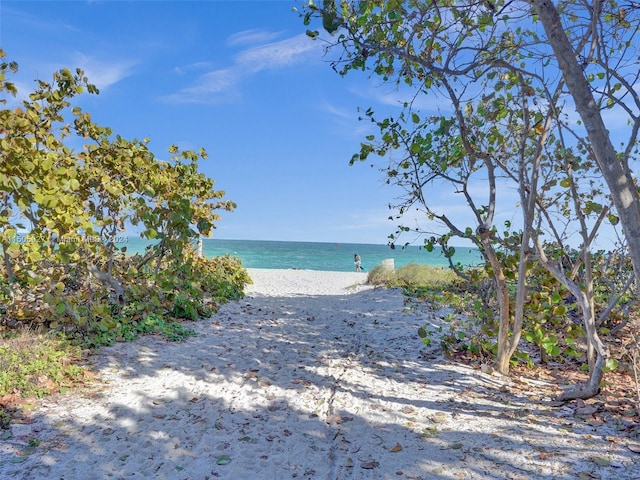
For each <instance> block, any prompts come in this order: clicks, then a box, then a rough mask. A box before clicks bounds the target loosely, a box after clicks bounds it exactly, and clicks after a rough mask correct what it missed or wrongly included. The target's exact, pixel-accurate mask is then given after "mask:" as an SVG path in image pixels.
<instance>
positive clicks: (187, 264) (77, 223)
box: [0, 51, 250, 345]
mask: <svg viewBox="0 0 640 480" xmlns="http://www.w3.org/2000/svg"><path fill="white" fill-rule="evenodd" d="M4 57H5V54H4V52H2V51H0V60H1V61H2V63H0V92H1V93H2V98H1V99H0V102H1V104H2V106H4V108H3V109H2V110H0V151H1V152H2V160H1V163H0V249H1V252H2V261H1V266H0V297H1V298H0V300H1V301H2V305H1V307H0V308H1V309H2V312H1V313H2V317H1V324H2V328H3V329H4V330H6V329H9V328H15V327H19V326H31V327H34V326H35V327H41V328H43V329H44V330H53V331H57V332H62V333H64V334H65V335H66V336H67V337H72V338H75V339H76V340H79V341H81V342H82V343H84V344H87V343H88V344H98V345H99V344H105V343H110V342H113V341H114V340H116V339H127V338H131V337H134V336H135V335H137V334H139V333H143V332H149V331H159V332H162V333H164V334H166V335H168V336H169V337H176V338H179V337H180V336H181V335H183V334H184V333H186V331H185V330H184V329H182V327H180V326H179V325H177V324H175V322H176V321H180V320H182V319H196V318H198V317H200V316H202V315H208V314H210V313H211V312H212V311H213V310H214V309H215V307H216V305H217V304H218V303H220V302H224V301H226V300H228V299H233V298H238V297H239V296H241V295H242V293H243V289H244V286H245V284H246V283H247V282H249V281H250V280H249V278H248V276H247V274H246V271H245V270H243V269H242V267H241V265H240V262H239V261H238V260H237V259H234V258H229V257H225V258H214V259H206V258H200V257H198V256H197V254H196V251H195V242H196V241H197V239H198V238H199V237H200V236H208V235H210V234H211V232H212V229H213V228H214V222H216V221H218V220H219V218H220V217H219V215H218V213H217V211H218V210H227V211H231V210H232V209H233V208H234V206H235V205H234V204H233V202H231V201H228V200H222V197H223V196H224V192H223V191H218V190H214V188H213V186H214V181H213V180H211V179H210V178H207V177H206V176H205V175H204V174H202V173H200V172H199V171H198V161H199V160H201V159H206V157H207V155H206V152H205V151H204V150H201V151H200V152H197V153H196V152H192V151H180V150H179V149H178V148H177V147H176V146H171V147H170V148H169V153H170V155H171V158H170V159H169V160H159V159H158V158H156V157H155V156H154V154H153V153H152V152H151V151H149V149H148V148H147V143H148V140H147V139H145V140H142V141H139V140H137V139H135V140H127V139H125V138H122V137H121V136H119V135H117V134H114V132H113V131H112V130H111V129H110V128H107V127H103V126H100V125H98V124H96V123H94V122H93V121H92V118H91V115H90V114H89V113H87V112H84V111H83V110H82V109H81V108H80V107H78V106H74V105H72V100H73V99H74V97H76V96H77V95H80V94H83V93H85V92H88V93H93V94H97V93H98V90H97V89H96V87H95V86H93V85H92V84H90V83H89V82H88V79H87V78H86V77H85V76H84V74H83V72H82V71H80V70H76V72H75V73H74V72H71V71H70V70H67V69H63V70H60V71H58V72H56V73H54V75H53V80H52V81H50V82H47V81H44V80H37V81H36V85H37V88H36V89H35V91H34V92H32V93H30V94H28V95H25V94H23V93H22V92H18V91H17V89H16V86H15V85H14V84H13V83H12V82H11V81H10V78H9V76H10V75H11V73H12V72H14V73H15V71H17V68H18V66H17V64H16V63H15V62H8V61H5V60H4ZM76 145H82V146H81V147H80V148H79V149H78V150H76V148H74V147H75V146H76ZM132 226H133V227H134V228H135V229H137V230H138V231H139V232H141V236H142V237H143V238H145V239H149V240H153V241H154V242H153V245H152V246H150V247H149V248H147V250H146V252H144V254H136V255H129V254H128V253H127V251H126V242H122V241H121V240H122V238H123V237H122V236H123V235H124V233H123V232H125V229H126V228H127V227H132Z"/></svg>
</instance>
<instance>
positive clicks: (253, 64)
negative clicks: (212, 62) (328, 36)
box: [235, 35, 318, 73]
mask: <svg viewBox="0 0 640 480" xmlns="http://www.w3.org/2000/svg"><path fill="white" fill-rule="evenodd" d="M316 50H318V44H317V43H316V42H314V41H312V40H311V39H310V38H309V37H307V36H306V35H296V36H295V37H291V38H288V39H286V40H281V41H279V42H272V43H268V44H265V45H260V46H258V47H252V48H249V49H247V50H245V51H243V52H241V53H240V54H238V55H237V56H236V58H235V61H236V66H237V67H238V68H241V69H243V70H245V71H248V72H253V73H255V72H259V71H261V70H265V69H275V68H281V67H287V66H289V65H292V64H295V63H299V62H300V61H303V60H304V59H305V54H306V53H307V52H310V51H316Z"/></svg>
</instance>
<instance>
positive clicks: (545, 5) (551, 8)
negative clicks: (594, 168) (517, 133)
mask: <svg viewBox="0 0 640 480" xmlns="http://www.w3.org/2000/svg"><path fill="white" fill-rule="evenodd" d="M531 3H532V5H533V6H534V7H535V9H536V10H537V13H538V15H539V18H540V21H541V22H542V25H543V26H544V29H545V32H546V34H547V37H548V41H549V44H550V45H551V47H552V48H553V51H554V54H555V56H556V58H557V59H558V66H559V67H560V70H561V71H562V73H563V74H564V79H565V82H566V84H567V87H568V89H569V93H571V96H572V97H573V99H574V101H575V105H576V110H577V111H578V114H579V115H580V118H581V119H582V122H583V123H584V126H585V129H586V131H587V136H588V138H589V142H590V145H591V148H592V150H593V154H594V156H595V160H596V162H597V163H598V166H599V168H600V171H601V172H602V175H603V177H604V179H605V181H606V182H607V185H608V186H609V190H610V192H611V196H612V198H613V202H614V205H615V207H616V211H617V213H618V216H619V217H620V224H621V225H622V227H623V229H624V234H625V238H626V240H627V243H628V246H629V251H630V254H631V261H632V263H633V271H634V273H635V276H636V290H637V292H638V293H640V281H638V279H640V195H639V194H638V189H637V187H636V186H635V183H634V179H633V177H632V175H631V171H630V170H629V168H628V166H627V165H626V164H623V162H621V161H620V160H619V159H618V156H617V154H616V151H615V148H614V147H613V144H612V143H611V139H610V137H609V133H608V131H607V128H606V127H605V124H604V122H603V120H602V116H601V115H600V109H599V107H598V105H597V104H596V101H595V99H594V97H593V94H592V92H591V88H590V86H589V82H588V81H587V79H586V78H585V75H584V72H583V70H582V67H581V66H580V64H579V63H578V60H577V59H576V53H575V52H574V50H573V47H572V46H571V44H570V43H569V39H568V38H567V35H566V34H565V32H564V29H563V27H562V22H561V19H560V15H559V14H558V10H557V9H556V7H555V5H554V4H553V2H551V1H550V0H532V1H531Z"/></svg>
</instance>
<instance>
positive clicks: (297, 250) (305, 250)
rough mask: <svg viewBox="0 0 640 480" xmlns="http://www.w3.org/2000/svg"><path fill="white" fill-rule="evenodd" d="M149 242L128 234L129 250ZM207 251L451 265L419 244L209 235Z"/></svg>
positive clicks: (265, 263)
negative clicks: (219, 236) (216, 236)
mask: <svg viewBox="0 0 640 480" xmlns="http://www.w3.org/2000/svg"><path fill="white" fill-rule="evenodd" d="M146 245H149V242H148V241H145V240H142V239H140V238H134V237H128V238H127V240H126V247H127V252H128V253H138V252H141V251H143V250H144V247H145V246H146ZM120 246H124V245H120ZM203 253H204V255H205V256H207V257H216V256H224V255H226V254H229V255H231V256H233V257H238V258H239V259H240V260H241V261H242V265H243V266H244V267H246V268H276V269H290V268H298V269H303V270H329V271H336V272H352V271H355V267H354V264H353V256H354V254H356V253H357V254H358V255H360V257H361V258H362V267H363V269H364V271H369V270H370V269H372V268H373V267H375V266H377V265H381V264H382V261H383V260H386V259H393V263H394V265H395V267H396V268H398V267H401V266H403V265H407V264H409V263H417V264H425V265H432V266H443V267H444V266H447V265H448V263H447V260H446V259H445V258H444V257H443V256H442V254H441V253H440V252H436V251H434V252H427V251H426V250H425V249H423V248H420V247H418V246H409V247H406V248H396V249H391V247H389V246H388V245H371V244H359V243H321V242H317V243H316V242H284V241H258V240H220V239H210V238H205V239H204V240H203ZM454 261H456V262H460V263H462V264H463V265H475V264H479V263H482V260H481V257H480V253H479V252H478V250H476V249H474V248H470V247H457V248H456V255H455V257H454Z"/></svg>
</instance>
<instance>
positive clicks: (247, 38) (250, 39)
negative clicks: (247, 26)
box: [227, 30, 280, 46]
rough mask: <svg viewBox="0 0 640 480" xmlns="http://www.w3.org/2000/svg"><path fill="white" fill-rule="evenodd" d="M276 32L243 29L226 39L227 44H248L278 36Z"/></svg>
mask: <svg viewBox="0 0 640 480" xmlns="http://www.w3.org/2000/svg"><path fill="white" fill-rule="evenodd" d="M279 35H280V34H279V33H278V32H268V31H266V30H244V31H242V32H238V33H235V34H233V35H231V36H230V37H229V38H228V39H227V45H231V46H236V45H249V44H256V43H265V42H270V41H272V40H275V39H276V38H278V36H279Z"/></svg>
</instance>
